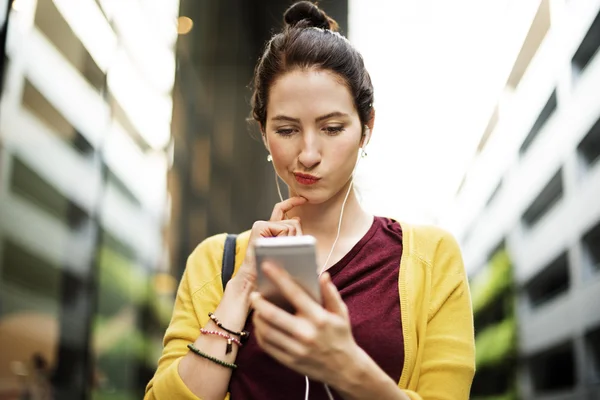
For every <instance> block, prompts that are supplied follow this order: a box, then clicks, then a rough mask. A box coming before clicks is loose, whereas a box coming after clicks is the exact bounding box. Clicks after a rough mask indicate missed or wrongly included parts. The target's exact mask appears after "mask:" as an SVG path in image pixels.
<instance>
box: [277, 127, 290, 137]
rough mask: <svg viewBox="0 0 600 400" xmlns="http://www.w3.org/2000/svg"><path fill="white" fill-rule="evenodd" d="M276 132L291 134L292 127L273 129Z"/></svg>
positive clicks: (282, 134)
mask: <svg viewBox="0 0 600 400" xmlns="http://www.w3.org/2000/svg"><path fill="white" fill-rule="evenodd" d="M275 133H276V134H278V135H281V136H291V135H292V134H293V133H294V129H292V128H280V129H277V130H276V131H275Z"/></svg>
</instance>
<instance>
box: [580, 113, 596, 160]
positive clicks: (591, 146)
mask: <svg viewBox="0 0 600 400" xmlns="http://www.w3.org/2000/svg"><path fill="white" fill-rule="evenodd" d="M577 152H578V153H579V155H580V156H581V158H582V159H583V161H584V162H585V164H586V166H591V165H593V164H594V163H595V162H596V161H598V158H600V118H599V119H598V121H596V123H595V124H594V126H592V128H591V129H590V131H589V132H588V133H587V134H586V135H585V137H584V138H583V139H582V140H581V143H579V146H577Z"/></svg>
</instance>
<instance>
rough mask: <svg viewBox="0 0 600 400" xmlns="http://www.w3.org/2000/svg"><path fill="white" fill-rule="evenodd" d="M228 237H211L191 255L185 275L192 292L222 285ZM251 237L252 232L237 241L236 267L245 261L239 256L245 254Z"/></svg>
mask: <svg viewBox="0 0 600 400" xmlns="http://www.w3.org/2000/svg"><path fill="white" fill-rule="evenodd" d="M226 237H227V233H219V234H216V235H213V236H209V237H207V238H206V239H204V240H203V241H202V242H200V244H198V245H197V246H196V248H195V249H194V250H193V251H192V253H191V254H190V255H189V257H188V260H187V264H186V272H185V273H186V275H187V280H188V281H189V282H190V290H191V291H192V292H194V291H196V290H198V289H201V288H203V287H204V286H205V285H206V284H209V283H211V282H216V283H218V284H219V285H220V284H221V269H222V261H223V249H224V247H225V238H226ZM249 237H250V231H246V232H243V233H241V234H239V235H238V237H237V239H236V266H238V265H239V263H240V262H241V261H242V259H243V257H241V256H239V255H242V254H245V251H246V247H247V244H248V239H249ZM216 283H215V284H216Z"/></svg>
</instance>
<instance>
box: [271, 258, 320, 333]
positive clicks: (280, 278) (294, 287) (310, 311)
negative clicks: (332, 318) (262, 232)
mask: <svg viewBox="0 0 600 400" xmlns="http://www.w3.org/2000/svg"><path fill="white" fill-rule="evenodd" d="M262 270H263V272H264V274H265V275H266V276H267V278H269V279H270V280H271V281H272V282H273V283H274V284H275V286H277V288H278V289H279V290H280V292H281V293H282V294H283V296H284V297H285V298H286V299H287V300H288V301H289V302H290V304H292V306H294V308H295V309H296V310H297V311H299V312H301V313H302V314H305V315H307V316H309V317H310V318H311V319H312V320H313V321H314V322H321V321H323V319H324V318H325V316H324V315H323V314H324V313H325V312H326V311H325V310H324V309H323V307H321V305H320V304H318V303H317V302H316V301H315V300H314V299H313V298H312V297H311V296H310V295H309V294H308V293H307V292H306V291H305V290H304V289H303V288H302V287H300V286H299V285H298V284H297V283H296V282H295V281H294V280H293V279H292V277H291V276H290V275H289V274H288V273H287V272H286V271H285V270H284V269H282V268H279V267H277V266H276V265H274V264H270V263H264V264H263V265H262Z"/></svg>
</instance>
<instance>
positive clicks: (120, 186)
mask: <svg viewBox="0 0 600 400" xmlns="http://www.w3.org/2000/svg"><path fill="white" fill-rule="evenodd" d="M105 168H106V181H107V183H108V184H110V185H112V186H113V187H114V188H115V189H116V190H117V191H118V192H119V193H121V195H123V197H125V198H126V199H127V200H129V201H130V202H131V203H132V204H133V205H135V206H136V207H141V206H142V203H140V200H139V199H138V198H137V197H136V195H135V194H133V192H132V191H131V189H129V187H128V186H127V185H126V184H125V183H124V182H123V181H122V180H121V179H120V178H119V177H118V176H117V175H116V174H115V173H114V172H113V171H112V170H111V169H110V168H108V167H105Z"/></svg>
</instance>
